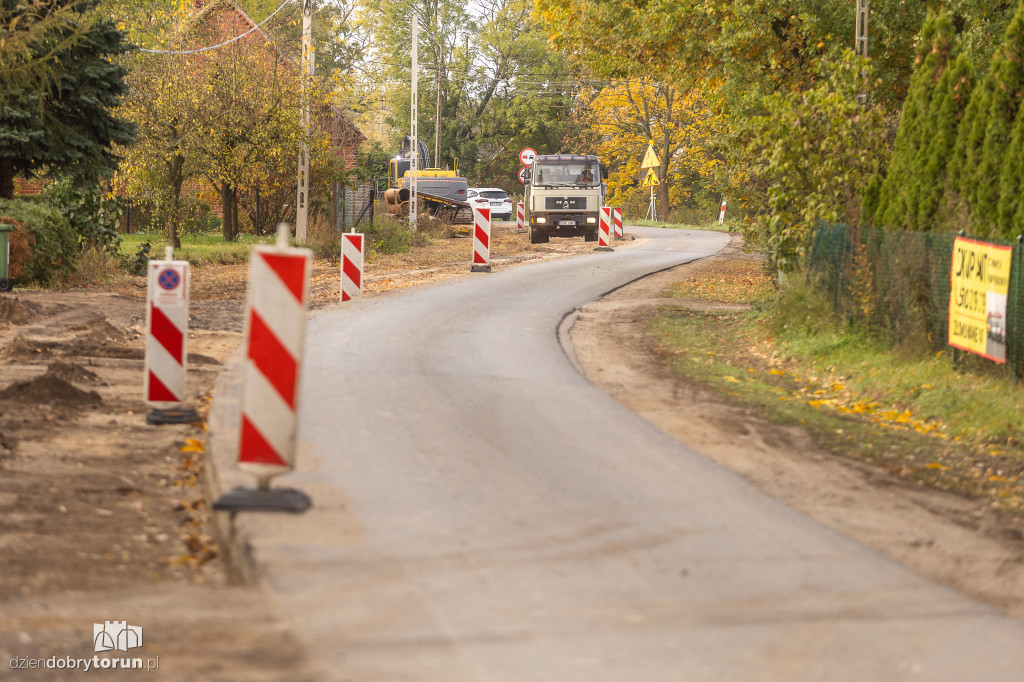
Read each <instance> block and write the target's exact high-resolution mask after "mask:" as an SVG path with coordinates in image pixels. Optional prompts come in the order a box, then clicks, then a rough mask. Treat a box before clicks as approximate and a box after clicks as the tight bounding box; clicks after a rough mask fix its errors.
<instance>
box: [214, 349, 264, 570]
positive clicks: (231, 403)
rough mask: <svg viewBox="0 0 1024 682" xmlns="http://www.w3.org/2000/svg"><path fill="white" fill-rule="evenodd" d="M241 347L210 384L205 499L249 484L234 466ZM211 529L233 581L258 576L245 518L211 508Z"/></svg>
mask: <svg viewBox="0 0 1024 682" xmlns="http://www.w3.org/2000/svg"><path fill="white" fill-rule="evenodd" d="M241 369H242V347H241V346H239V347H238V348H237V349H235V351H234V352H233V353H232V354H231V356H230V357H229V358H228V359H227V361H226V362H225V363H224V366H223V368H222V369H221V371H220V373H219V374H218V375H217V379H216V381H214V385H213V400H212V401H211V403H210V413H209V418H208V420H207V433H208V437H207V442H206V453H207V459H206V474H207V475H206V477H205V479H206V486H207V491H206V492H207V495H208V496H209V497H208V499H210V500H216V499H218V498H219V497H220V496H221V495H222V494H224V493H225V492H227V491H228V490H232V489H234V488H235V487H236V486H239V485H249V484H251V483H252V481H251V476H246V475H245V474H244V473H243V472H242V471H241V470H239V469H238V467H237V461H238V456H237V455H238V432H239V426H238V425H239V421H240V403H239V399H240V396H241ZM211 519H212V520H213V526H214V532H215V533H216V535H217V541H218V543H219V544H220V547H221V550H222V551H223V553H224V558H225V560H226V564H227V569H228V578H229V580H230V582H231V583H232V584H251V583H252V582H254V581H255V580H256V579H257V577H258V575H257V563H256V560H255V558H254V557H253V551H252V545H251V544H250V542H249V533H248V532H247V529H246V525H245V521H244V520H243V519H242V518H241V517H240V516H239V515H238V514H237V513H235V512H221V511H211Z"/></svg>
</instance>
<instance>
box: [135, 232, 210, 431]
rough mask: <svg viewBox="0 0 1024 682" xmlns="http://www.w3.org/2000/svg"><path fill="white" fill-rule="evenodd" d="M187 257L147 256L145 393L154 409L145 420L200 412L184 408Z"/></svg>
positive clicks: (185, 420)
mask: <svg viewBox="0 0 1024 682" xmlns="http://www.w3.org/2000/svg"><path fill="white" fill-rule="evenodd" d="M188 286H189V264H188V261H183V260H174V248H173V247H170V246H168V247H167V250H166V252H165V256H164V260H151V261H149V278H148V287H147V290H146V367H145V379H144V385H143V393H144V395H145V397H146V404H148V405H149V406H150V407H151V408H152V409H151V411H150V412H149V414H147V415H146V423H147V424H153V425H157V424H191V423H192V422H197V421H199V420H200V417H199V414H198V413H197V412H196V411H195V410H193V409H190V408H183V407H182V406H181V403H182V402H183V401H184V400H185V386H186V382H185V374H186V365H187V363H188Z"/></svg>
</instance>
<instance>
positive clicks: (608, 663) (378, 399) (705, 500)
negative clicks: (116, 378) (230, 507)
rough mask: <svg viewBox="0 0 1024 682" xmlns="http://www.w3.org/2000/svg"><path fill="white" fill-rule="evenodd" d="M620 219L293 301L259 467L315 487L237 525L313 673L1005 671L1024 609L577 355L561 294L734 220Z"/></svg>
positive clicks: (659, 677) (598, 287) (516, 675)
mask: <svg viewBox="0 0 1024 682" xmlns="http://www.w3.org/2000/svg"><path fill="white" fill-rule="evenodd" d="M631 231H632V232H634V233H637V234H639V235H641V236H642V238H643V240H642V241H641V242H639V243H637V244H634V245H632V246H630V247H627V248H618V249H616V251H615V252H614V253H594V254H593V255H587V256H583V257H579V258H575V259H566V260H557V261H551V262H547V263H540V264H537V265H529V266H525V267H518V268H513V269H509V270H505V271H502V272H495V273H492V274H476V275H472V276H470V277H468V278H466V279H464V280H461V281H458V282H455V283H449V284H441V285H437V286H432V287H428V288H423V289H420V290H416V291H412V292H409V293H406V294H402V295H396V296H390V297H377V298H372V299H365V300H361V301H358V302H356V303H354V304H351V305H349V304H346V306H345V307H343V308H341V307H339V308H338V309H334V310H328V311H325V312H322V313H320V314H317V315H315V316H314V317H313V318H312V319H311V321H310V327H309V337H308V345H307V348H308V350H307V358H306V364H305V367H304V374H303V382H304V384H303V389H302V393H301V409H302V419H301V423H300V441H301V443H302V446H301V455H300V458H299V462H298V468H297V471H296V472H295V473H293V474H291V475H289V476H287V477H285V478H283V479H281V480H280V481H278V482H277V483H276V485H293V486H296V487H299V488H302V489H304V490H306V491H308V492H309V493H311V495H312V497H313V499H314V505H315V506H314V509H313V510H311V511H310V512H308V513H306V514H304V515H302V516H295V517H291V516H279V515H258V514H253V515H249V516H247V517H246V519H245V529H246V531H247V532H248V533H249V534H250V536H251V540H252V543H253V549H254V553H255V557H256V560H257V561H258V562H259V564H260V566H261V568H262V570H263V571H264V576H265V578H266V580H267V582H268V584H269V585H270V587H271V588H272V591H273V593H274V595H275V597H276V599H277V601H278V606H279V609H280V610H281V612H282V613H284V614H286V615H287V617H288V618H289V620H290V621H291V623H292V624H293V625H294V626H295V627H296V628H297V630H298V632H299V635H300V637H301V638H302V639H303V640H304V642H305V644H306V645H307V647H308V652H309V654H310V656H312V657H313V658H314V659H315V661H316V662H317V663H319V664H320V665H321V666H322V668H323V670H324V672H325V675H326V676H327V677H329V678H331V679H336V680H348V681H350V682H402V681H406V680H416V681H422V682H463V681H470V680H472V681H487V682H499V681H500V682H506V681H507V682H527V681H529V682H534V681H535V682H553V681H556V680H557V681H559V682H577V681H578V682H601V681H605V680H607V681H613V680H614V681H617V682H619V681H626V680H628V681H640V682H662V681H673V682H674V681H680V682H682V681H686V682H696V681H704V680H707V681H714V682H723V681H727V680H737V681H743V682H746V681H750V680H766V681H767V680H773V681H774V680H778V681H780V682H781V681H785V682H794V681H797V680H807V681H814V682H821V681H824V680H850V681H853V680H856V681H858V682H861V681H863V680H873V681H888V680H929V681H931V680H950V681H956V682H963V681H965V680H1022V679H1024V646H1022V643H1024V627H1022V624H1021V623H1019V622H1018V621H1014V620H1011V619H1008V618H1006V617H1004V616H1002V615H1001V614H999V613H997V612H996V611H995V610H993V609H992V608H990V607H988V606H986V605H983V604H981V603H978V602H976V601H973V600H971V599H969V598H967V597H965V596H962V595H960V594H957V593H955V592H954V591H952V590H950V589H947V588H945V587H942V586H939V585H937V584H935V583H933V582H930V581H929V580H927V579H925V578H922V577H920V576H918V575H916V574H914V573H912V572H911V571H910V570H908V569H906V568H904V567H902V566H900V565H898V564H896V563H895V562H893V561H891V560H889V559H887V558H886V557H883V556H881V555H879V554H877V553H876V552H874V551H872V550H870V549H867V548H865V547H863V546H861V545H859V544H858V543H856V542H854V541H852V540H850V539H848V538H846V537H844V536H842V535H839V534H837V533H836V532H834V531H832V530H830V529H827V528H825V527H824V526H822V525H820V524H818V523H816V522H815V521H813V520H811V519H810V518H808V517H806V516H804V515H802V514H801V513H799V512H797V511H794V510H793V509H791V508H789V507H787V506H785V505H783V504H782V503H780V502H778V501H776V500H774V499H772V498H770V497H768V496H767V495H765V494H764V493H762V492H761V491H759V490H758V489H756V488H755V487H753V486H752V485H751V484H749V483H747V482H745V481H744V480H742V479H740V478H739V477H738V476H736V475H734V474H732V473H730V472H728V471H725V470H723V469H722V468H720V467H719V466H717V465H716V464H714V463H712V462H711V461H710V460H708V459H707V458H705V457H704V456H702V455H701V454H699V453H697V452H695V451H693V450H691V449H690V448H688V447H687V446H686V445H684V444H682V443H679V442H677V441H675V440H673V439H672V438H670V437H668V436H666V435H665V434H663V433H662V432H661V431H659V430H658V429H656V428H654V427H653V426H651V425H650V424H648V423H647V422H645V421H644V420H642V419H640V418H639V417H637V416H636V415H634V414H633V413H631V412H629V411H628V410H627V409H625V408H624V407H623V406H622V405H620V404H619V403H617V402H616V401H615V400H613V399H612V398H610V397H609V396H608V395H607V394H605V393H603V392H602V391H600V390H599V389H597V388H595V387H594V386H593V385H591V384H590V383H589V382H588V381H587V380H586V379H585V378H584V377H582V376H581V375H580V374H579V373H578V372H577V371H576V370H575V369H574V366H573V364H572V362H571V361H570V358H569V357H567V355H566V353H565V352H564V350H563V348H562V347H561V345H560V343H559V339H558V334H557V329H558V326H559V324H560V322H561V321H562V320H563V318H564V317H565V316H566V314H567V313H570V312H571V311H573V310H574V309H575V308H576V307H578V306H580V305H581V304H583V303H585V302H587V301H589V300H592V299H594V298H596V297H599V296H600V295H602V294H603V293H606V292H608V291H609V290H611V289H613V288H616V287H618V286H621V285H623V284H625V283H627V282H629V281H632V280H635V279H637V278H639V277H641V276H643V275H644V274H647V273H650V272H653V271H657V270H661V269H664V268H667V267H670V266H673V265H677V264H681V263H684V262H687V261H690V260H693V259H696V258H701V257H704V256H707V255H710V254H713V253H715V252H717V251H718V250H720V249H721V248H723V247H724V246H725V244H726V243H727V241H728V238H727V237H726V236H725V235H721V234H717V233H708V232H680V231H669V230H652V229H635V228H634V229H633V230H631ZM467 268H468V266H467ZM623 352H629V349H623Z"/></svg>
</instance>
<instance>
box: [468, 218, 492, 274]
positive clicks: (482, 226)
mask: <svg viewBox="0 0 1024 682" xmlns="http://www.w3.org/2000/svg"><path fill="white" fill-rule="evenodd" d="M469 271H470V272H490V271H491V209H489V208H474V209H473V265H472V267H470V268H469Z"/></svg>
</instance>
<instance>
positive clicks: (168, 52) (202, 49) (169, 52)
mask: <svg viewBox="0 0 1024 682" xmlns="http://www.w3.org/2000/svg"><path fill="white" fill-rule="evenodd" d="M290 2H291V0H284V2H282V3H281V6H280V7H278V8H277V9H275V10H274V11H273V13H272V14H271V15H270V16H269V17H267V18H266V19H264V20H263V21H261V22H260V23H258V24H256V25H254V26H253V27H252V28H250V29H249V30H248V31H246V32H245V33H243V34H241V35H237V36H235V37H234V38H231V39H230V40H225V41H224V42H223V43H219V44H217V45H211V46H209V47H200V48H196V49H194V50H148V49H146V48H144V47H140V48H139V52H147V53H149V54H166V55H179V54H199V53H200V52H210V51H212V50H219V49H220V48H222V47H225V46H227V45H230V44H231V43H234V42H238V41H239V40H241V39H242V38H244V37H246V36H247V35H249V34H250V33H252V32H253V31H255V30H257V29H258V28H260V27H261V26H263V25H264V24H265V23H267V22H268V21H270V20H271V19H273V18H274V17H275V16H276V15H277V13H278V12H280V11H281V10H283V9H284V8H285V5H287V4H289V3H290Z"/></svg>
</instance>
